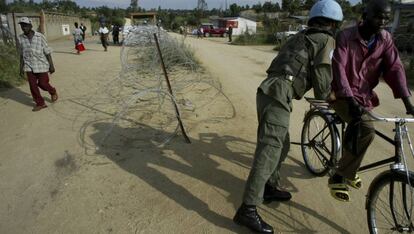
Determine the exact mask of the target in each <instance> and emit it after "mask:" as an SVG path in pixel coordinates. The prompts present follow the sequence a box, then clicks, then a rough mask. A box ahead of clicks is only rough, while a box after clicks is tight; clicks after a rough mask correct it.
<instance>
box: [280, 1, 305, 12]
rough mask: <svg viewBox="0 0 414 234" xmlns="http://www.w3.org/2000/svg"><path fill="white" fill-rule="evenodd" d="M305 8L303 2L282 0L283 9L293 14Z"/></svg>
mask: <svg viewBox="0 0 414 234" xmlns="http://www.w3.org/2000/svg"><path fill="white" fill-rule="evenodd" d="M302 7H303V2H302V0H282V9H283V10H284V11H288V12H289V13H291V14H293V13H295V12H297V11H299V10H301V8H302Z"/></svg>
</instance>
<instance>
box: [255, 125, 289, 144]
mask: <svg viewBox="0 0 414 234" xmlns="http://www.w3.org/2000/svg"><path fill="white" fill-rule="evenodd" d="M259 134H260V135H259V141H260V143H263V144H267V145H272V146H275V147H282V146H283V142H284V139H285V138H286V134H287V128H286V127H285V126H282V125H278V124H274V123H270V122H267V121H266V122H264V123H263V126H262V129H260V133H259Z"/></svg>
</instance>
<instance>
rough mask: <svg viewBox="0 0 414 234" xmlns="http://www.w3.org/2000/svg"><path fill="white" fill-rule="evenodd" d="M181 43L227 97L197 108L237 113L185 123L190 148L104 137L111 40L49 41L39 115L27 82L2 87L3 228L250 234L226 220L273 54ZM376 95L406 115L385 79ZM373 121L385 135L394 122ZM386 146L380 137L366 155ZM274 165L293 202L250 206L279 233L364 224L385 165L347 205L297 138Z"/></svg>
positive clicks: (356, 228)
mask: <svg viewBox="0 0 414 234" xmlns="http://www.w3.org/2000/svg"><path fill="white" fill-rule="evenodd" d="M175 36H177V35H175ZM185 42H186V43H187V44H188V45H190V46H191V47H192V48H193V49H194V51H195V54H196V56H197V58H198V59H199V60H200V61H201V63H202V65H203V66H204V68H205V69H206V70H207V72H208V74H209V75H211V76H212V77H213V78H215V79H217V80H219V81H220V82H221V84H222V90H223V93H224V94H225V95H226V96H227V97H228V99H229V100H230V103H229V104H217V105H212V106H211V107H209V109H206V110H205V113H204V115H205V116H209V115H213V114H214V115H215V114H216V113H220V114H221V113H226V112H229V110H230V109H231V108H232V106H233V107H234V109H235V116H234V117H233V118H231V119H225V118H224V119H221V120H219V121H198V122H197V121H188V122H187V123H186V122H184V124H188V125H186V126H187V127H188V128H189V130H190V131H189V136H190V138H191V140H192V144H186V143H185V142H184V140H183V139H182V137H181V136H180V135H179V136H177V137H175V138H174V139H173V140H172V141H171V142H170V143H169V144H167V145H165V146H163V147H160V146H159V145H156V144H153V143H152V142H151V141H150V140H147V141H145V140H142V139H145V136H146V134H147V133H148V134H149V133H150V132H151V133H153V132H155V131H157V130H155V129H151V128H150V127H148V126H145V122H144V123H142V124H143V126H142V128H140V129H138V130H137V129H131V128H125V127H122V126H121V125H115V126H112V127H113V131H114V132H116V134H114V135H112V136H111V137H109V138H108V139H107V140H106V141H107V142H108V141H109V143H110V144H111V143H112V144H113V145H116V147H105V146H104V145H101V143H102V141H101V140H102V139H103V138H104V137H105V136H106V134H107V132H108V129H109V128H111V125H110V124H108V123H109V122H108V121H106V122H105V121H102V120H104V119H106V120H107V119H112V118H114V115H115V114H116V112H117V108H116V106H115V105H113V106H111V105H108V103H111V101H110V100H109V99H108V95H103V93H104V92H105V93H111V92H112V91H111V90H112V89H111V88H112V86H114V83H111V82H110V81H112V80H114V79H115V78H117V77H118V76H119V72H120V70H121V65H120V58H119V57H120V50H121V48H120V47H113V46H112V47H109V51H108V52H106V53H105V52H104V51H103V48H102V47H101V46H100V45H99V44H98V43H97V41H87V43H86V47H87V49H88V50H87V51H86V52H85V53H84V54H82V55H80V56H77V55H75V54H74V50H72V47H73V46H72V40H64V41H56V42H51V43H50V45H51V47H52V48H53V49H54V54H53V59H54V62H55V67H56V73H55V74H53V75H52V79H51V83H52V84H53V85H54V86H56V88H57V90H58V92H59V97H60V99H59V100H58V102H57V103H55V104H50V98H49V97H48V95H47V94H46V93H43V94H44V96H45V97H47V99H46V101H47V104H48V105H49V107H48V108H47V109H45V110H42V111H40V112H37V113H33V112H32V111H31V108H32V101H31V96H30V92H29V86H28V85H27V84H26V85H23V86H21V87H19V88H15V89H11V90H7V91H0V104H1V110H0V116H1V118H0V129H1V131H0V147H1V150H0V201H1V202H0V233H249V232H248V231H247V229H244V228H241V227H239V226H237V225H235V224H233V222H232V220H231V219H232V218H233V215H234V213H235V210H236V209H237V207H238V206H239V205H240V202H241V196H242V192H243V188H244V182H245V179H246V178H247V175H248V173H249V167H250V164H251V162H252V154H253V151H254V146H255V140H256V139H255V138H256V125H257V120H256V109H255V93H256V88H257V86H258V85H259V83H260V82H261V81H262V80H263V79H264V77H265V75H266V74H265V71H266V69H267V67H268V65H269V64H270V62H271V60H272V59H273V57H274V56H275V52H274V51H272V48H271V47H268V46H262V47H247V46H246V47H241V46H232V45H229V44H227V43H226V39H225V38H224V39H222V38H212V39H196V38H191V37H188V38H187V39H186V41H185ZM377 93H379V96H380V101H381V103H382V106H381V107H380V108H377V111H378V112H379V113H381V114H385V115H391V116H395V115H402V114H403V113H404V111H403V105H402V102H400V101H399V100H394V99H393V97H392V93H391V91H390V90H389V88H388V87H387V86H386V85H384V84H380V86H379V87H378V88H377ZM309 95H310V94H309ZM306 109H308V105H307V104H306V102H305V101H303V100H302V101H296V102H295V103H294V112H293V114H292V119H291V140H292V141H299V139H300V131H301V127H302V118H303V115H304V113H305V110H306ZM201 116H203V114H202V113H201ZM213 117H214V116H211V118H213ZM200 118H201V117H200ZM379 129H380V130H381V129H382V130H384V131H385V132H386V133H388V134H387V135H389V136H392V133H391V131H390V129H391V126H389V125H381V126H380V127H379ZM158 134H160V132H158ZM134 137H136V138H134ZM138 137H140V138H139V139H140V140H139V141H138V140H136V139H137V138H138ZM121 138H122V139H121ZM114 142H116V144H115V143H114ZM392 153H393V148H392V147H390V145H388V143H385V142H384V141H382V140H379V139H377V140H375V142H374V145H373V146H371V148H370V150H369V152H368V155H367V157H366V158H367V159H366V160H365V162H368V161H373V160H375V159H380V158H382V157H383V156H384V154H386V155H391V154H392ZM282 169H283V170H282V171H283V172H282V173H283V175H285V179H284V180H283V184H284V186H285V187H286V188H287V189H288V190H289V191H291V192H292V193H293V199H292V201H290V202H287V203H280V204H279V203H272V204H269V205H262V206H260V208H259V212H260V214H262V216H263V218H264V219H265V220H266V221H268V222H269V223H270V224H272V225H273V226H274V227H275V230H276V231H277V232H280V233H366V232H367V223H366V211H365V207H364V205H365V194H366V191H367V188H368V184H369V181H370V180H371V179H372V178H373V177H374V176H375V175H377V174H378V173H379V172H380V171H381V170H383V169H385V168H383V169H380V170H374V171H370V172H368V173H364V174H362V176H361V177H362V179H363V182H364V187H363V188H362V189H361V190H360V191H355V190H352V193H351V199H352V202H350V203H340V202H337V201H336V200H334V199H332V198H331V197H330V195H329V190H328V188H327V177H323V178H315V177H312V176H311V175H310V174H309V173H308V172H307V171H306V169H305V166H304V164H303V159H302V155H301V152H300V148H299V147H298V146H295V145H292V146H291V151H290V153H289V157H288V159H287V160H286V162H285V165H284V167H282Z"/></svg>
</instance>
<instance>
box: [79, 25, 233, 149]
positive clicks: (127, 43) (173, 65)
mask: <svg viewBox="0 0 414 234" xmlns="http://www.w3.org/2000/svg"><path fill="white" fill-rule="evenodd" d="M154 33H157V37H158V40H159V44H160V49H161V52H162V56H163V59H164V63H165V67H166V70H167V73H168V76H169V78H170V82H171V85H172V89H173V95H171V94H169V92H168V89H167V84H166V81H165V77H164V73H163V71H162V68H161V64H160V58H159V55H158V52H157V48H156V46H155V39H154V35H153V34H154ZM120 58H121V72H120V74H119V77H118V78H117V79H115V80H113V81H111V82H110V83H109V84H107V85H106V86H105V87H103V88H102V89H99V91H100V92H99V95H100V97H99V99H100V101H99V102H96V101H97V100H98V99H96V98H94V97H91V98H90V99H89V100H87V103H86V104H83V105H85V106H89V107H90V110H94V111H95V112H96V110H97V109H100V110H106V111H103V112H108V113H114V114H113V115H112V116H111V118H109V119H108V118H107V116H106V118H105V119H102V120H99V118H97V117H94V118H93V119H88V120H87V121H86V122H85V123H84V124H83V125H82V126H81V129H80V142H81V145H83V146H84V147H86V148H95V150H96V149H99V148H101V147H105V148H119V147H122V146H125V142H129V143H128V144H127V145H131V144H130V143H131V142H135V143H134V144H132V145H137V144H138V145H142V144H143V143H144V142H151V143H152V144H154V145H158V146H162V145H164V144H166V143H168V142H169V141H170V140H171V139H172V138H173V137H174V136H175V135H177V134H178V131H179V125H178V121H177V116H176V112H175V109H174V105H177V106H178V108H179V110H180V113H181V118H182V120H183V122H184V126H185V128H186V129H187V130H189V129H191V128H192V127H195V126H197V125H198V124H200V123H217V122H219V121H221V120H223V119H229V118H233V117H234V116H235V109H234V106H233V105H232V103H231V102H230V100H229V99H228V98H227V97H226V95H225V94H224V93H223V92H222V90H221V84H220V82H219V81H218V80H217V79H214V78H213V77H212V76H211V75H209V74H208V73H207V72H206V71H205V70H204V69H203V68H202V67H201V66H200V65H199V62H198V61H197V60H196V59H195V56H194V52H193V51H192V50H191V48H189V47H188V46H187V45H186V44H185V43H184V41H183V40H179V39H176V38H174V37H172V36H170V35H169V34H168V33H167V32H165V31H163V30H159V29H158V28H157V27H155V26H134V27H133V28H132V29H130V31H129V33H128V35H127V36H126V37H125V38H124V41H123V47H122V48H121V54H120ZM103 94H104V95H105V97H103V96H102V95H103ZM219 106H221V107H223V108H224V109H225V110H224V111H223V108H221V109H220V108H219ZM77 119H78V117H77ZM100 121H101V122H100ZM103 122H104V123H105V124H103ZM94 126H95V127H96V126H100V127H102V126H106V127H105V128H103V129H105V130H104V133H102V129H101V133H100V135H99V136H98V138H99V140H97V139H94V141H93V143H91V142H90V141H88V139H87V138H88V136H89V135H91V134H92V135H93V134H94V133H93V132H94V131H93V130H92V129H93V127H94ZM143 126H144V127H143ZM132 129H135V130H134V131H135V132H134V134H128V133H127V132H129V133H131V132H132ZM137 129H141V130H142V131H143V129H145V130H146V134H144V135H143V134H142V131H141V130H140V131H137ZM95 135H96V134H95ZM95 138H96V137H95ZM137 142H141V143H137Z"/></svg>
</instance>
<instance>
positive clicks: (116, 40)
mask: <svg viewBox="0 0 414 234" xmlns="http://www.w3.org/2000/svg"><path fill="white" fill-rule="evenodd" d="M119 31H120V28H119V26H118V25H117V24H115V25H114V27H113V28H112V40H113V41H114V45H117V44H119Z"/></svg>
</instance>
